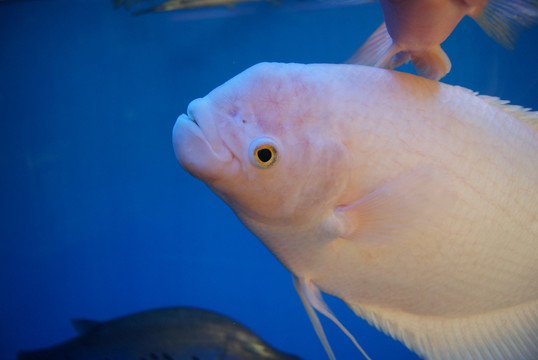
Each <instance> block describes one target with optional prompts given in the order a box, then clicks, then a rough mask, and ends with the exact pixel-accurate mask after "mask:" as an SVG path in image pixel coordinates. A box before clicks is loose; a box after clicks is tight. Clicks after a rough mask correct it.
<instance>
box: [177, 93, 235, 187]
mask: <svg viewBox="0 0 538 360" xmlns="http://www.w3.org/2000/svg"><path fill="white" fill-rule="evenodd" d="M172 142H173V145H174V152H175V155H176V158H177V160H178V161H179V163H180V164H181V166H182V167H183V168H184V169H185V170H187V171H188V172H189V173H191V174H192V175H193V176H195V177H197V178H200V179H203V180H207V177H214V176H215V175H216V174H217V173H218V172H219V171H220V170H221V169H222V167H223V166H224V165H225V164H226V163H227V162H229V161H230V160H231V159H232V154H231V153H230V151H229V150H228V148H227V147H226V146H225V144H224V143H223V141H222V139H221V137H220V135H219V133H218V129H217V127H216V123H215V117H214V116H213V114H212V113H211V109H210V107H209V106H208V104H207V100H205V99H203V98H202V99H196V100H193V101H192V102H191V103H190V104H189V106H188V108H187V113H186V114H181V115H180V116H179V117H178V118H177V120H176V123H175V125H174V129H173V131H172Z"/></svg>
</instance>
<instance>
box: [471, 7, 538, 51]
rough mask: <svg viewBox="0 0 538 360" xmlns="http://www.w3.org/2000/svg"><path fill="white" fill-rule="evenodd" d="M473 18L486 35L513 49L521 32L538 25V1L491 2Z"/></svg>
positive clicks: (473, 15)
mask: <svg viewBox="0 0 538 360" xmlns="http://www.w3.org/2000/svg"><path fill="white" fill-rule="evenodd" d="M471 17H472V18H473V19H474V20H475V21H476V22H477V23H478V25H480V27H481V28H482V29H483V30H484V31H485V32H486V34H488V35H489V36H490V37H492V38H493V39H494V40H495V41H497V42H498V43H500V44H501V45H503V46H504V47H506V48H508V49H512V48H513V47H514V44H515V42H516V39H517V36H518V33H519V30H520V29H521V28H522V27H531V26H532V25H533V24H536V23H538V0H489V1H488V2H487V4H486V5H484V6H483V7H482V8H481V9H480V10H479V11H477V13H476V14H472V15H471Z"/></svg>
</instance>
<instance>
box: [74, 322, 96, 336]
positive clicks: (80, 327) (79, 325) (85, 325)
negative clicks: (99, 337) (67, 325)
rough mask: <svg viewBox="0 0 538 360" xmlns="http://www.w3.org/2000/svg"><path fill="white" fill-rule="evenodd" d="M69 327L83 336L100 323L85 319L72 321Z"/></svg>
mask: <svg viewBox="0 0 538 360" xmlns="http://www.w3.org/2000/svg"><path fill="white" fill-rule="evenodd" d="M71 325H73V328H74V329H75V330H76V331H77V332H78V333H79V334H80V335H84V334H87V333H89V332H90V331H92V330H94V329H95V328H97V327H98V326H99V325H101V323H100V322H99V321H94V320H87V319H72V320H71Z"/></svg>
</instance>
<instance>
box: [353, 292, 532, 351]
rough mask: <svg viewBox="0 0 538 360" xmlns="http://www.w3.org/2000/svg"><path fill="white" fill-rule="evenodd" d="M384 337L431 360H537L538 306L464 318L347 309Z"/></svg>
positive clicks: (366, 308)
mask: <svg viewBox="0 0 538 360" xmlns="http://www.w3.org/2000/svg"><path fill="white" fill-rule="evenodd" d="M348 305H349V306H350V307H351V308H352V309H353V311H355V313H356V314H357V315H358V316H360V317H362V318H364V319H365V320H366V321H368V322H369V323H370V324H371V325H373V326H375V327H376V328H378V329H379V330H381V331H383V332H384V333H386V334H388V335H390V336H392V337H393V338H395V339H398V340H400V341H401V342H403V343H404V344H405V345H406V346H407V347H408V348H410V349H411V350H413V351H415V352H416V353H418V354H419V355H420V356H422V357H424V358H426V359H428V360H431V359H435V360H451V359H473V360H493V359H495V360H496V359H498V360H504V359H518V360H536V359H538V301H536V300H534V301H531V302H528V303H523V304H520V305H517V306H514V307H510V308H506V309H501V310H496V311H492V312H487V313H483V314H477V315H473V316H465V317H456V318H451V317H441V316H420V315H416V314H410V313H405V312H402V311H400V310H397V309H384V308H381V307H376V306H363V305H353V304H348Z"/></svg>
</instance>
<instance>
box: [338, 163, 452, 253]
mask: <svg viewBox="0 0 538 360" xmlns="http://www.w3.org/2000/svg"><path fill="white" fill-rule="evenodd" d="M454 201H455V197H454V194H453V193H452V192H451V191H450V186H449V179H448V176H447V175H446V174H445V173H444V172H443V171H440V170H437V169H435V168H434V167H433V166H426V167H424V168H421V169H418V170H415V171H413V172H411V173H410V174H408V175H405V176H402V177H401V178H399V179H396V180H394V181H392V182H390V183H388V184H386V185H384V186H382V187H380V188H379V189H378V190H376V191H374V192H372V193H370V194H368V195H366V196H364V197H363V198H361V199H360V200H358V201H356V202H354V203H352V204H350V205H347V206H342V207H340V208H337V209H336V210H335V215H336V217H337V218H339V219H340V221H341V223H342V224H343V228H344V229H345V230H344V232H343V234H342V235H341V238H343V239H347V240H352V241H360V242H369V243H386V242H389V241H405V240H406V239H408V238H412V237H414V236H415V235H416V234H417V231H420V230H421V229H422V228H423V227H426V226H435V224H436V223H437V222H439V221H440V220H442V219H443V216H444V212H445V211H447V210H448V209H450V207H451V204H453V203H454Z"/></svg>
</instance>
